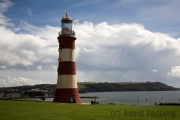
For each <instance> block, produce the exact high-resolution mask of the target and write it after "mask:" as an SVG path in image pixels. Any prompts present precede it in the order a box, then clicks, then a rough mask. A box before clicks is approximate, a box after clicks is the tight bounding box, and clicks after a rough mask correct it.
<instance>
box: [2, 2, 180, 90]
mask: <svg viewBox="0 0 180 120" xmlns="http://www.w3.org/2000/svg"><path fill="white" fill-rule="evenodd" d="M179 6H180V1H179V0H78V1H77V0H53V2H52V0H46V1H44V0H0V87H9V86H21V85H34V84H56V82H57V66H58V41H57V37H58V32H59V31H61V21H60V20H61V18H62V17H63V16H65V13H64V12H63V11H64V10H67V12H68V14H69V17H71V18H72V19H73V30H74V31H75V32H76V37H77V40H76V76H77V81H78V82H146V81H151V82H156V81H157V82H163V83H165V84H167V85H170V86H173V87H179V86H180V7H179Z"/></svg>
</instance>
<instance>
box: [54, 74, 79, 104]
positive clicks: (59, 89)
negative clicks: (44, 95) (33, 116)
mask: <svg viewBox="0 0 180 120" xmlns="http://www.w3.org/2000/svg"><path fill="white" fill-rule="evenodd" d="M54 102H62V103H81V100H80V96H79V91H78V87H77V82H76V75H58V82H57V86H56V91H55V96H54Z"/></svg>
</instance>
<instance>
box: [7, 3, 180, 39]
mask: <svg viewBox="0 0 180 120" xmlns="http://www.w3.org/2000/svg"><path fill="white" fill-rule="evenodd" d="M179 4H180V3H179V1H178V0H111V1H110V0H98V1H95V0H78V1H75V0H61V1H59V0H53V2H52V1H51V0H46V1H44V0H30V1H28V0H26V1H23V0H13V6H12V7H10V8H9V9H8V11H7V12H5V13H4V14H5V15H6V16H7V17H8V18H11V20H12V22H13V23H15V24H16V25H19V24H20V22H21V21H27V22H28V23H31V24H33V25H36V26H44V25H47V24H48V25H52V26H59V25H60V18H61V17H62V16H63V15H64V14H63V10H67V11H68V12H69V14H70V15H71V17H72V18H73V19H74V20H79V23H82V22H84V21H90V22H93V23H95V24H97V23H100V22H108V23H109V24H117V23H139V24H143V25H144V26H145V28H146V29H148V30H151V31H154V32H162V33H165V34H169V35H171V36H173V37H176V38H177V37H180V36H179V32H178V31H180V28H179V27H178V26H179V25H180V23H179V21H180V18H179V16H180V13H179Z"/></svg>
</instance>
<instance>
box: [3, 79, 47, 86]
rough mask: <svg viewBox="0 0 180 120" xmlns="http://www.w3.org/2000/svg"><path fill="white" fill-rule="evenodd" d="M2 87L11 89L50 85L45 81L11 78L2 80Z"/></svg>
mask: <svg viewBox="0 0 180 120" xmlns="http://www.w3.org/2000/svg"><path fill="white" fill-rule="evenodd" d="M0 83H1V84H0V87H11V86H23V85H35V84H49V83H45V82H43V81H38V80H32V79H28V78H24V77H17V78H11V77H7V79H1V80H0Z"/></svg>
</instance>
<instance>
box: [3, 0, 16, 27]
mask: <svg viewBox="0 0 180 120" xmlns="http://www.w3.org/2000/svg"><path fill="white" fill-rule="evenodd" d="M12 5H13V3H12V2H11V1H9V0H5V1H2V2H0V25H3V26H13V25H14V24H12V23H9V21H10V19H8V18H7V17H5V16H4V15H3V13H4V12H6V11H7V9H8V8H9V7H10V6H12Z"/></svg>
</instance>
